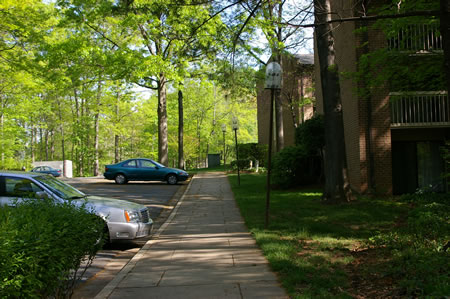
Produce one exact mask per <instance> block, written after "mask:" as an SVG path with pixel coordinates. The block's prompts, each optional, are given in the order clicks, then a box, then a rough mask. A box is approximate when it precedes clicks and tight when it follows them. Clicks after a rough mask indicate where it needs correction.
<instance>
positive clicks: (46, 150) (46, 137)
mask: <svg viewBox="0 0 450 299" xmlns="http://www.w3.org/2000/svg"><path fill="white" fill-rule="evenodd" d="M48 135H49V130H48V129H47V130H45V161H48V159H49V155H48Z"/></svg>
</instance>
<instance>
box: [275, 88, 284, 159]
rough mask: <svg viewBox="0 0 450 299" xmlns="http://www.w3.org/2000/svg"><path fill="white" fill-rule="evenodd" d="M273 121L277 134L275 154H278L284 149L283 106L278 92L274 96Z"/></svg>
mask: <svg viewBox="0 0 450 299" xmlns="http://www.w3.org/2000/svg"><path fill="white" fill-rule="evenodd" d="M275 119H276V133H277V134H276V136H277V148H276V152H279V151H281V150H282V149H283V148H284V127H283V104H282V103H281V93H280V92H279V91H277V92H276V96H275Z"/></svg>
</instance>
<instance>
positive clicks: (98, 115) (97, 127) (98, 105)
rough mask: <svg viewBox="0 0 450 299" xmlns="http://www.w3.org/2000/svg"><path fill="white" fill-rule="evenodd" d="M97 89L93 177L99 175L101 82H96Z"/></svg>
mask: <svg viewBox="0 0 450 299" xmlns="http://www.w3.org/2000/svg"><path fill="white" fill-rule="evenodd" d="M97 87H98V89H97V105H96V108H95V110H96V112H95V125H94V126H95V139H94V176H98V174H99V167H100V166H99V161H98V143H99V142H98V140H99V131H100V98H101V92H102V81H101V80H98V86H97Z"/></svg>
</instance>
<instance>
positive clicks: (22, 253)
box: [0, 200, 104, 298]
mask: <svg viewBox="0 0 450 299" xmlns="http://www.w3.org/2000/svg"><path fill="white" fill-rule="evenodd" d="M103 229H104V222H103V220H102V219H100V218H99V217H97V216H96V215H94V214H92V213H91V212H89V211H88V210H87V209H86V207H84V206H77V205H75V204H73V203H69V202H67V203H56V202H54V201H52V200H33V201H31V200H30V201H25V202H21V203H18V204H17V206H16V207H14V208H11V207H0V244H1V246H0V298H38V297H40V298H47V297H56V298H63V297H66V296H68V295H69V294H70V293H71V292H72V290H73V285H74V283H75V282H76V280H77V279H80V278H81V275H82V274H83V273H84V271H83V270H85V269H86V267H88V266H89V265H90V264H91V262H92V260H93V258H94V256H95V254H96V252H97V251H98V250H99V249H100V247H101V246H102V241H101V239H100V240H99V238H100V236H101V235H102V233H103ZM83 261H84V262H85V263H84V264H85V268H84V269H80V265H81V263H82V262H83Z"/></svg>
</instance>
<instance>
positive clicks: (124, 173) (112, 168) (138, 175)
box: [103, 158, 189, 185]
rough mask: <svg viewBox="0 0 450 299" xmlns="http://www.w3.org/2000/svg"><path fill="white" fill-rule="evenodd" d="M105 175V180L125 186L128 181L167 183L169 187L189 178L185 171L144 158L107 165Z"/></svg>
mask: <svg viewBox="0 0 450 299" xmlns="http://www.w3.org/2000/svg"><path fill="white" fill-rule="evenodd" d="M103 175H104V177H105V179H107V180H115V181H116V183H117V184H125V183H127V182H128V181H166V182H167V183H168V184H169V185H175V184H176V183H178V182H181V181H185V180H187V178H188V177H189V174H188V173H187V172H186V171H184V170H181V169H177V168H170V167H166V166H164V165H162V164H160V163H158V162H156V161H153V160H151V159H144V158H138V159H128V160H125V161H122V162H119V163H117V164H111V165H106V166H105V172H104V173H103Z"/></svg>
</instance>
